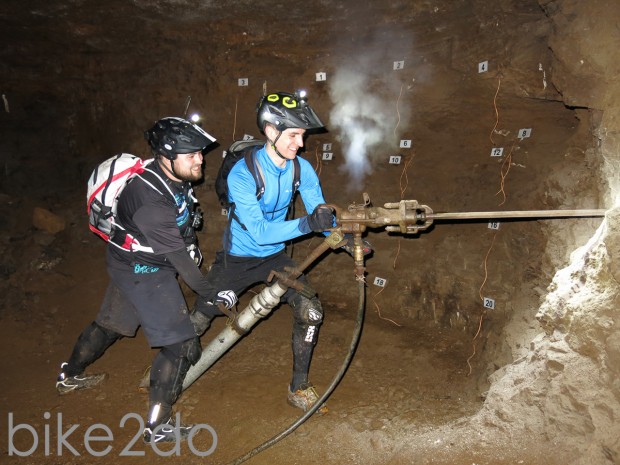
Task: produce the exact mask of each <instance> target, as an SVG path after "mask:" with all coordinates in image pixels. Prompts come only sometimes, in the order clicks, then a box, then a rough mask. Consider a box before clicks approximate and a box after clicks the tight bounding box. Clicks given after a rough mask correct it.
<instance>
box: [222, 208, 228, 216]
mask: <svg viewBox="0 0 620 465" xmlns="http://www.w3.org/2000/svg"><path fill="white" fill-rule="evenodd" d="M222 216H228V210H226V209H225V208H222Z"/></svg>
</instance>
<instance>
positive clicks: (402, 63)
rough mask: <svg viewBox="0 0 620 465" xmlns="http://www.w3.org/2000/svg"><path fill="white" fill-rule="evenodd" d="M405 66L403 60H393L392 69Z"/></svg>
mask: <svg viewBox="0 0 620 465" xmlns="http://www.w3.org/2000/svg"><path fill="white" fill-rule="evenodd" d="M404 67H405V61H404V60H403V61H395V62H394V69H403V68H404Z"/></svg>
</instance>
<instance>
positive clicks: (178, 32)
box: [0, 0, 617, 383]
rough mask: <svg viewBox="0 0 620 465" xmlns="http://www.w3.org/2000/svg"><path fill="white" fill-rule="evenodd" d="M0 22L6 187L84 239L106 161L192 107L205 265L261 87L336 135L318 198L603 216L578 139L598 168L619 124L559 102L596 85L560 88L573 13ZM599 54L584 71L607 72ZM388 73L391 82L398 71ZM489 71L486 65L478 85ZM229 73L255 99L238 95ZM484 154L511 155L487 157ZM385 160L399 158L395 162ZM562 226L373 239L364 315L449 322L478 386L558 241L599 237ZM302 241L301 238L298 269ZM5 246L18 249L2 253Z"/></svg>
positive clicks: (9, 9)
mask: <svg viewBox="0 0 620 465" xmlns="http://www.w3.org/2000/svg"><path fill="white" fill-rule="evenodd" d="M600 3H601V5H605V2H600ZM541 6H542V8H541ZM0 8H1V10H0V14H1V16H0V17H1V18H2V22H3V26H4V27H3V28H2V32H1V33H0V34H2V38H3V41H4V42H6V43H7V45H8V46H7V47H6V48H4V49H3V50H2V51H1V52H0V57H1V58H2V59H1V60H0V77H1V78H2V80H1V82H2V83H3V84H2V85H3V89H2V93H3V96H4V103H5V106H4V111H3V112H0V136H1V137H0V140H1V141H2V142H0V144H1V145H0V150H1V151H2V155H3V156H2V163H3V167H2V168H3V169H2V172H3V175H2V177H1V178H0V179H1V181H0V189H1V191H2V192H3V193H4V194H6V195H8V196H9V198H10V199H12V200H11V201H13V199H14V198H17V197H25V196H27V197H29V198H32V199H35V201H36V203H37V205H38V206H42V207H44V208H48V209H50V210H52V211H56V212H59V211H61V212H62V213H63V215H68V216H69V217H68V218H67V220H68V223H69V224H84V225H85V218H84V217H83V216H82V209H83V205H82V202H83V189H84V184H85V180H86V178H87V176H88V174H89V171H90V169H92V166H93V165H94V163H96V162H97V161H98V160H101V159H102V158H105V157H107V156H109V155H111V154H113V153H116V152H119V151H128V152H132V153H136V154H138V155H143V156H147V155H148V153H147V151H146V144H145V142H144V141H143V140H142V132H143V130H144V129H145V128H147V127H149V126H150V124H151V123H152V122H153V121H154V120H156V119H158V118H159V117H161V116H165V115H171V114H174V115H178V114H180V113H181V112H182V111H183V110H184V108H185V104H186V102H187V97H188V96H191V103H190V106H189V111H190V112H193V111H198V112H200V113H201V114H202V115H203V116H204V125H205V127H206V128H207V129H208V130H209V132H211V133H212V134H214V135H215V136H216V137H217V138H218V139H219V143H220V146H219V147H218V148H216V149H214V150H213V152H212V153H211V155H209V156H208V157H207V158H206V167H205V168H206V179H205V182H204V183H203V184H202V185H200V186H199V187H198V189H197V193H198V196H199V199H200V201H201V202H202V206H203V208H204V210H205V212H206V218H207V224H208V227H207V229H206V230H205V231H204V232H203V233H202V235H201V240H202V243H203V244H204V248H205V255H206V256H207V257H208V256H210V255H212V254H213V253H214V252H215V250H216V249H217V247H218V246H217V244H218V243H219V240H220V237H221V234H222V231H223V229H224V227H225V224H226V222H225V218H224V217H223V216H222V215H221V209H220V207H219V205H218V204H217V202H216V200H215V194H214V191H213V179H214V174H215V172H216V169H217V166H218V164H219V161H220V159H221V158H220V155H221V151H222V149H223V148H225V147H226V146H227V145H228V144H229V143H230V142H231V141H232V140H233V138H235V139H238V138H240V137H242V136H243V135H245V134H248V135H252V136H255V137H259V136H260V134H259V133H258V130H257V128H256V125H255V114H254V111H253V110H254V105H255V102H256V100H257V97H258V96H259V95H260V94H261V93H262V91H263V87H266V88H267V89H268V90H276V89H295V88H302V87H303V88H306V89H307V90H308V91H309V94H310V102H311V104H312V105H313V107H314V108H315V109H316V110H317V112H318V113H319V115H321V116H322V117H323V118H324V119H325V120H326V121H328V128H330V131H329V132H327V133H325V134H320V135H315V136H311V137H310V138H309V139H308V144H307V149H306V153H305V155H304V156H305V157H306V158H308V159H309V160H310V161H311V162H312V163H313V164H315V166H316V167H317V170H319V171H320V176H321V182H322V184H323V187H324V191H325V194H326V198H327V199H328V200H329V201H330V202H333V203H336V204H339V205H342V206H346V205H348V204H350V203H351V202H360V201H361V194H362V192H368V193H369V194H370V196H371V199H372V200H373V202H374V203H375V204H376V205H381V204H383V203H384V202H388V201H398V200H400V199H402V198H407V199H411V198H414V199H417V200H418V201H420V202H421V203H423V204H428V205H429V206H431V207H432V208H433V209H434V210H435V211H480V210H482V211H484V210H495V209H504V210H526V209H546V208H573V207H574V208H589V207H598V206H600V205H601V204H602V203H603V202H602V200H601V191H603V192H605V191H604V189H602V186H601V182H600V181H599V177H598V176H596V175H594V176H593V175H592V172H596V171H597V170H599V169H600V166H601V160H600V159H599V158H600V157H598V147H597V141H596V140H592V137H591V133H595V134H599V136H598V140H599V141H600V142H599V143H600V144H601V145H602V146H603V147H604V149H605V150H607V151H608V152H609V153H610V154H611V152H612V151H613V147H614V145H613V141H612V138H610V137H609V136H608V132H607V131H609V130H608V129H603V128H608V127H611V124H608V123H607V122H608V121H609V122H610V123H612V122H613V121H615V120H614V119H613V118H612V116H611V114H610V113H607V112H603V111H602V109H601V108H599V107H601V106H602V105H603V103H601V102H606V100H605V98H606V97H605V94H604V92H603V91H602V90H601V91H599V92H594V91H593V90H592V92H591V93H590V94H587V98H588V99H589V100H587V101H586V100H583V99H585V98H586V97H579V96H578V95H577V93H576V91H575V92H573V91H572V90H573V89H575V90H580V91H583V90H584V89H594V86H593V85H590V84H592V83H596V82H597V80H596V79H595V78H592V79H590V77H589V75H588V77H587V79H588V80H585V79H586V78H585V77H583V76H586V75H587V73H585V72H584V71H583V67H582V68H580V69H581V70H582V71H581V74H576V75H571V74H569V71H570V70H571V67H570V64H572V63H574V59H573V57H570V56H566V54H569V53H573V54H574V53H577V54H578V52H579V51H581V44H580V42H579V37H577V36H574V37H573V36H571V37H572V38H571V40H573V41H575V46H572V47H571V46H565V45H564V44H566V41H565V39H564V38H561V39H560V38H558V37H561V30H562V28H565V27H566V26H565V25H564V24H563V23H562V21H564V22H566V21H569V19H570V18H573V21H586V20H581V19H574V18H575V17H577V18H578V17H579V16H580V15H581V12H579V11H575V12H573V11H572V10H573V9H578V8H580V7H579V5H578V3H576V2H575V3H570V2H545V3H543V4H542V5H539V3H538V2H536V1H534V0H532V1H525V2H524V1H511V0H502V1H500V2H489V1H482V0H461V1H458V2H453V1H439V2H411V1H400V0H392V1H390V2H367V3H366V4H364V5H359V4H357V3H353V2H336V3H333V2H329V3H328V2H324V1H320V0H317V1H314V2H311V3H309V4H305V5H304V6H303V7H301V6H293V7H291V6H290V5H285V4H280V3H278V2H270V3H269V4H267V5H265V11H263V12H261V13H260V14H257V12H256V11H255V10H254V8H253V6H252V4H251V3H250V2H242V1H238V2H234V3H233V4H230V5H229V4H226V5H223V4H216V3H211V2H195V1H191V0H186V1H179V0H177V1H158V2H141V1H134V2H121V1H109V2H94V1H89V0H80V1H77V0H76V1H66V2H54V3H49V2H43V1H34V2H31V3H30V4H29V6H28V8H23V7H22V5H21V4H20V3H19V2H15V1H8V2H3V4H2V6H1V7H0ZM601 8H602V6H601ZM562 12H565V13H562ZM566 12H567V13H566ZM283 18H284V20H283ZM551 19H553V21H551ZM273 24H277V27H274V26H273ZM569 25H570V27H573V25H574V24H573V23H569ZM589 27H590V30H593V29H595V28H594V27H593V26H592V25H590V26H589ZM558 31H560V32H558ZM587 36H588V40H592V41H593V42H592V43H593V44H596V43H597V42H596V38H597V37H592V35H591V34H587ZM590 38H591V39H590ZM554 41H555V44H556V46H555V47H554ZM550 46H551V48H550ZM560 49H561V50H560ZM598 53H602V52H599V51H597V54H598ZM582 55H584V56H585V54H583V53H582ZM597 56H598V55H596V54H595V56H594V58H590V59H589V60H590V61H588V68H592V69H596V70H597V72H598V73H604V72H607V71H608V69H609V68H607V67H605V65H604V63H602V62H601V63H599V61H600V60H597V59H595V58H596V57H597ZM400 60H403V61H404V63H405V66H404V68H403V69H402V70H394V69H393V63H394V62H395V61H400ZM482 61H488V70H487V71H485V72H482V73H481V72H479V70H478V66H479V63H480V62H482ZM343 70H347V71H350V72H351V73H352V74H351V75H353V76H358V77H360V76H361V77H363V78H364V79H363V81H362V82H361V84H360V88H359V89H356V90H357V92H356V93H353V97H352V98H356V99H358V100H360V101H363V102H375V104H376V106H373V107H371V110H369V111H367V114H368V115H371V114H374V113H376V114H377V115H378V116H379V120H381V122H382V124H383V127H384V132H383V134H382V135H383V137H382V138H381V140H380V142H379V143H377V144H374V145H373V146H372V147H371V148H370V151H369V154H368V157H369V158H368V159H367V164H366V166H367V167H368V173H367V174H366V175H365V176H364V177H363V178H359V179H353V178H352V177H351V176H350V175H348V174H347V171H346V169H345V170H344V171H343V167H344V165H345V163H344V158H345V156H344V151H345V150H344V141H343V135H342V130H339V128H338V126H337V125H335V124H334V117H333V112H334V109H337V108H338V106H339V105H342V101H341V100H339V99H340V98H342V95H344V94H346V91H347V86H344V88H341V89H336V88H335V87H334V86H333V85H332V81H335V80H336V77H340V76H342V71H343ZM317 72H325V73H327V76H328V79H327V81H324V82H319V81H316V79H315V73H317ZM584 73H585V74H584ZM565 76H572V78H569V77H565ZM240 78H248V79H249V85H248V86H243V87H241V86H239V85H238V79H240ZM582 78H583V79H582ZM607 81H609V82H611V79H607ZM349 83H350V84H351V86H352V85H353V81H350V82H349ZM584 83H587V85H584ZM351 86H349V87H351ZM573 94H574V95H573ZM581 100H583V101H581ZM377 108H378V109H379V111H375V109H377ZM601 118H602V119H601ZM524 127H525V128H527V127H531V128H533V137H531V138H526V139H520V138H519V137H518V135H517V131H518V130H519V129H521V128H524ZM334 128H335V129H334ZM603 133H605V134H604V135H605V137H603ZM401 139H410V140H412V141H413V145H412V148H409V149H402V148H400V147H399V141H400V140H401ZM323 143H332V144H333V152H334V154H335V157H334V160H333V161H331V162H325V163H323V162H321V156H320V155H321V153H322V149H321V147H322V144H323ZM616 144H617V139H616ZM497 146H502V147H503V148H504V150H505V155H504V156H503V157H491V156H489V154H490V153H491V150H492V148H494V147H497ZM616 146H617V145H616ZM605 147H607V148H605ZM508 153H509V154H510V155H507V154H508ZM396 154H398V155H401V156H402V160H403V163H402V164H401V165H390V164H388V163H387V162H386V160H387V159H388V158H389V157H390V156H391V155H396ZM607 159H608V160H612V157H611V156H610V157H607ZM508 168H510V173H509V175H508V174H507V175H506V177H505V180H504V181H505V182H504V183H502V176H501V175H502V173H505V172H506V170H507V169H508ZM575 177H577V178H578V181H577V182H574V181H575ZM500 190H503V194H502V192H500ZM498 192H499V195H498ZM503 195H505V198H504V197H503ZM67 205H68V206H70V208H67ZM25 208H31V206H30V205H25ZM298 213H299V214H301V213H303V212H302V211H301V206H298ZM5 224H6V223H5ZM571 224H572V226H571V228H569V230H568V231H569V232H568V233H567V232H566V231H567V230H566V229H565V228H564V226H559V225H558V226H554V225H549V224H548V223H540V222H536V221H526V222H505V223H503V224H502V226H501V228H500V229H499V230H497V231H495V230H492V229H489V228H488V227H487V223H486V222H485V221H481V222H478V223H473V224H472V223H465V224H463V223H451V224H437V225H435V226H434V227H433V228H432V229H431V230H430V231H428V232H425V233H422V234H420V235H418V236H416V237H397V236H394V235H388V234H386V233H385V232H382V231H370V232H369V234H368V238H369V239H370V240H371V241H372V243H373V245H374V247H375V254H374V256H373V258H372V259H371V260H369V261H368V263H367V265H368V277H369V281H370V282H371V283H372V282H373V281H374V279H375V278H381V279H383V280H386V282H387V285H386V286H385V287H384V288H382V287H378V286H374V285H372V284H371V285H369V303H370V305H369V308H371V309H375V310H376V311H375V312H374V313H372V312H371V315H370V317H375V316H376V317H381V318H389V319H391V320H394V321H397V322H400V323H405V324H415V325H421V326H424V325H428V326H429V327H431V328H448V329H450V328H452V329H456V330H459V331H463V334H464V338H466V339H467V340H471V339H472V338H473V336H474V335H475V334H476V333H477V331H478V328H481V329H482V331H481V333H480V336H479V338H478V339H477V340H476V341H475V344H476V345H477V349H475V350H476V353H477V354H478V357H480V358H479V359H476V360H474V363H475V366H476V367H477V369H480V370H481V372H482V376H481V380H482V381H481V382H483V383H484V382H485V379H486V375H487V374H489V373H491V372H493V371H494V370H495V369H497V368H498V367H499V366H501V365H503V364H504V363H507V362H509V361H510V360H512V358H513V356H514V353H515V351H516V352H518V350H521V349H522V348H523V347H525V346H526V342H524V340H523V338H522V337H520V335H521V334H523V332H524V331H525V329H523V328H521V329H520V330H519V331H518V335H519V336H513V335H510V334H508V335H506V334H505V333H504V332H503V331H502V328H503V326H504V325H505V324H506V322H507V321H515V320H519V321H524V322H525V323H523V324H524V325H525V326H526V327H527V329H529V330H532V329H533V330H536V327H535V323H534V322H533V317H532V316H531V313H532V311H531V307H532V305H533V304H537V303H538V299H539V297H540V296H541V295H543V294H544V289H545V287H546V286H547V284H548V283H549V281H550V280H551V278H552V276H553V273H554V270H555V268H556V267H557V266H559V265H561V264H563V263H565V262H566V260H567V258H568V253H569V252H570V250H571V246H572V245H574V244H572V243H571V242H572V240H565V238H566V237H575V240H577V239H579V237H581V236H582V235H587V234H588V233H589V232H591V231H592V230H593V228H594V227H595V226H594V225H595V222H593V221H585V222H580V221H574V222H572V223H571ZM90 240H93V241H95V240H96V239H95V238H90ZM315 243H316V242H315ZM312 244H313V242H312V241H310V240H308V241H304V242H299V243H296V244H295V246H294V247H295V248H294V254H295V256H296V257H300V256H303V254H304V253H305V251H306V250H308V249H309V248H310V247H311V246H312ZM545 247H548V249H547V250H548V253H546V254H545V253H544V252H545ZM5 250H6V251H7V256H10V254H11V253H13V252H11V251H10V247H9V246H8V245H6V244H5ZM15 261H16V262H17V260H15ZM350 266H351V262H350V259H349V258H348V257H347V256H346V255H345V254H344V253H336V254H331V255H329V256H327V257H325V258H324V259H323V260H322V261H321V262H320V263H319V264H318V265H316V267H315V270H314V271H313V273H314V276H316V277H317V279H318V277H319V276H334V275H337V276H342V277H343V278H342V279H327V280H320V281H319V282H317V283H316V287H317V288H318V289H319V292H320V294H321V297H322V299H324V300H325V301H326V302H329V303H333V304H339V305H341V304H344V305H345V306H346V304H348V303H350V302H352V301H354V299H355V290H354V286H348V285H347V281H346V280H345V277H346V270H347V269H348V268H349V267H350ZM8 269H11V270H14V269H15V267H14V266H13V267H10V268H8ZM312 276H313V275H312V274H311V278H312ZM348 287H351V290H350V293H349V291H347V289H348ZM343 289H344V291H343ZM483 297H492V298H493V299H494V300H495V309H493V310H488V309H485V308H484V307H483V305H482V298H483ZM527 312H529V314H528V315H525V316H524V314H526V313H527ZM385 324H391V323H389V322H388V321H386V322H385ZM513 338H514V339H515V340H513ZM517 339H519V340H517ZM517 346H518V347H517ZM480 354H482V355H480Z"/></svg>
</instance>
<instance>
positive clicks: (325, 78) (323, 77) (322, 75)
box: [316, 72, 327, 82]
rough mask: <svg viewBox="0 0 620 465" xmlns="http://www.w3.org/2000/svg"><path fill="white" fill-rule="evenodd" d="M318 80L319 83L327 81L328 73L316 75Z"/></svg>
mask: <svg viewBox="0 0 620 465" xmlns="http://www.w3.org/2000/svg"><path fill="white" fill-rule="evenodd" d="M316 80H317V82H320V81H327V73H324V72H320V73H316Z"/></svg>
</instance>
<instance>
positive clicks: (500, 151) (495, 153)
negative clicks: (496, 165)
mask: <svg viewBox="0 0 620 465" xmlns="http://www.w3.org/2000/svg"><path fill="white" fill-rule="evenodd" d="M502 155H504V147H493V148H492V149H491V156H492V157H501V156H502Z"/></svg>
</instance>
